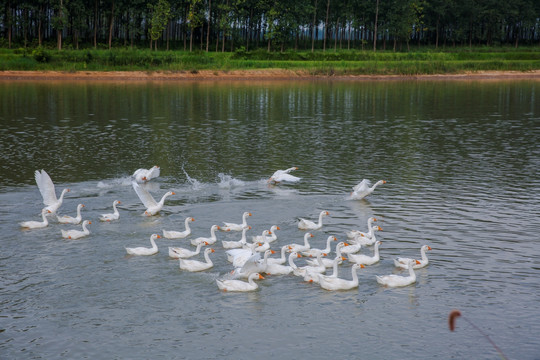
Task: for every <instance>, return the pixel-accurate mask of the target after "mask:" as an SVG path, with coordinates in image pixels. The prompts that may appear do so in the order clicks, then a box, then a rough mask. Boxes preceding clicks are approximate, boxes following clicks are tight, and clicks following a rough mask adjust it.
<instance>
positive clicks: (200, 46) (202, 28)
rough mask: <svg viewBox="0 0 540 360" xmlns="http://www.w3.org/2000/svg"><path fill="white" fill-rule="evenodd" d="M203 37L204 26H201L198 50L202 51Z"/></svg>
mask: <svg viewBox="0 0 540 360" xmlns="http://www.w3.org/2000/svg"><path fill="white" fill-rule="evenodd" d="M203 37H204V26H202V25H201V41H200V45H199V50H201V51H202V48H203Z"/></svg>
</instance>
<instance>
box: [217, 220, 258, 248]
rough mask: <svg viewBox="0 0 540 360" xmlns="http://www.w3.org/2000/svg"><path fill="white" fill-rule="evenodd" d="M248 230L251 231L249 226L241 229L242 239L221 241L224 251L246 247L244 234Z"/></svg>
mask: <svg viewBox="0 0 540 360" xmlns="http://www.w3.org/2000/svg"><path fill="white" fill-rule="evenodd" d="M248 230H251V226H249V225H248V226H247V227H245V228H243V229H242V237H241V238H240V240H238V241H225V240H222V241H221V244H222V245H223V248H224V249H238V248H241V247H243V246H244V245H246V244H247V239H246V233H247V231H248Z"/></svg>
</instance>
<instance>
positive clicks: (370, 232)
mask: <svg viewBox="0 0 540 360" xmlns="http://www.w3.org/2000/svg"><path fill="white" fill-rule="evenodd" d="M374 221H377V218H375V217H373V216H371V217H370V218H368V219H367V228H368V232H367V233H364V232H361V231H360V230H351V231H349V232H347V238H349V239H354V238H355V237H356V236H357V235H360V234H363V235H364V236H366V237H371V236H373V230H374V229H373V222H374Z"/></svg>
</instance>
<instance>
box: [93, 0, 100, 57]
mask: <svg viewBox="0 0 540 360" xmlns="http://www.w3.org/2000/svg"><path fill="white" fill-rule="evenodd" d="M98 4H99V0H95V1H94V49H96V48H97V32H98Z"/></svg>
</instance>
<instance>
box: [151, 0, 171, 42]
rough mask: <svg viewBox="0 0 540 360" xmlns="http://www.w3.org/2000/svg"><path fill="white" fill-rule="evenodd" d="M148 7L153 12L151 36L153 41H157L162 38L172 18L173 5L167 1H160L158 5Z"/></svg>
mask: <svg viewBox="0 0 540 360" xmlns="http://www.w3.org/2000/svg"><path fill="white" fill-rule="evenodd" d="M148 7H149V8H151V10H152V18H151V20H150V28H149V30H148V31H149V35H150V38H151V39H152V40H154V41H155V40H157V39H159V38H160V37H161V34H162V33H163V30H165V27H166V26H167V23H168V22H169V19H170V16H171V5H170V4H169V2H168V1H167V0H159V1H158V2H157V4H155V5H153V6H152V5H150V4H148Z"/></svg>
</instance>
